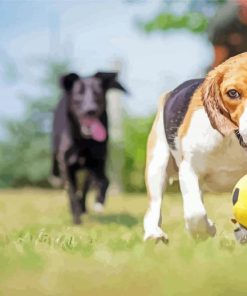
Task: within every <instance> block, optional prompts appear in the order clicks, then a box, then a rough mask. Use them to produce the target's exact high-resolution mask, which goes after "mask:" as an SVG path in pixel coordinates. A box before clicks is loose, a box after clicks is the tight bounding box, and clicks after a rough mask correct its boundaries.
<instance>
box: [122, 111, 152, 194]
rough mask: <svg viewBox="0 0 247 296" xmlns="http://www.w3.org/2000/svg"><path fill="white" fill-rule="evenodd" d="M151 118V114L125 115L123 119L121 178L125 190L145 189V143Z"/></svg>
mask: <svg viewBox="0 0 247 296" xmlns="http://www.w3.org/2000/svg"><path fill="white" fill-rule="evenodd" d="M153 119H154V117H153V116H150V117H147V118H136V117H132V118H131V117H127V116H126V117H125V119H124V151H123V153H124V165H123V177H122V179H123V188H124V189H125V191H129V192H133V191H136V192H138V191H145V182H144V171H145V162H146V143H147V137H148V134H149V132H150V129H151V126H152V123H153Z"/></svg>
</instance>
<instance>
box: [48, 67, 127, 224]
mask: <svg viewBox="0 0 247 296" xmlns="http://www.w3.org/2000/svg"><path fill="white" fill-rule="evenodd" d="M60 85H61V88H62V90H63V96H62V98H61V100H60V101H59V103H58V106H57V108H56V110H55V114H54V122H53V134H52V135H53V168H52V173H53V175H54V176H55V177H59V178H61V179H62V180H63V181H64V182H66V184H67V187H68V195H69V199H70V205H71V211H72V215H73V221H74V223H76V224H80V223H81V218H80V216H81V214H83V213H85V212H86V195H87V192H88V190H89V188H90V185H91V183H92V181H94V183H95V184H96V185H97V188H98V195H97V198H96V206H97V207H96V209H98V210H101V209H103V205H104V202H105V197H106V191H107V188H108V185H109V181H108V178H107V176H106V172H105V164H106V157H107V141H108V122H107V121H108V120H107V112H106V92H107V90H109V89H111V88H117V89H120V90H122V91H124V92H126V90H125V89H124V88H123V87H122V86H121V84H120V83H119V82H118V81H117V73H103V72H98V73H96V74H95V75H94V76H90V77H86V78H82V77H80V76H79V75H77V74H75V73H71V74H68V75H65V76H63V77H61V79H60ZM80 169H86V171H87V174H86V177H85V179H84V184H83V186H82V190H80V188H78V187H79V186H78V182H77V178H76V173H77V171H78V170H80Z"/></svg>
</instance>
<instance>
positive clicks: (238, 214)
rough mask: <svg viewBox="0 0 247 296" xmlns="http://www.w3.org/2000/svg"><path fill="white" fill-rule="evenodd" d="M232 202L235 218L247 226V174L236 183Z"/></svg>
mask: <svg viewBox="0 0 247 296" xmlns="http://www.w3.org/2000/svg"><path fill="white" fill-rule="evenodd" d="M232 203H233V215H234V217H235V219H236V220H237V222H238V223H239V224H241V225H243V226H244V227H246V228H247V175H245V176H243V177H242V178H241V179H240V180H239V181H238V183H237V184H236V185H235V187H234V189H233V192H232Z"/></svg>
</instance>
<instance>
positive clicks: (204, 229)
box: [185, 214, 216, 240]
mask: <svg viewBox="0 0 247 296" xmlns="http://www.w3.org/2000/svg"><path fill="white" fill-rule="evenodd" d="M185 220H186V228H187V230H188V231H189V232H190V234H191V235H192V237H193V238H194V239H199V240H205V239H207V238H208V237H213V236H215V234H216V227H215V224H214V223H213V222H212V221H211V220H210V219H208V218H207V215H206V214H204V215H199V214H197V215H192V216H190V217H188V218H186V219H185Z"/></svg>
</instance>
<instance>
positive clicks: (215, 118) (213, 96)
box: [202, 70, 237, 136]
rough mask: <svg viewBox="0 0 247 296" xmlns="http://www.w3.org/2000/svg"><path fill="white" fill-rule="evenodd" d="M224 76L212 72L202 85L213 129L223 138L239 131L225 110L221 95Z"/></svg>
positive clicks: (203, 97)
mask: <svg viewBox="0 0 247 296" xmlns="http://www.w3.org/2000/svg"><path fill="white" fill-rule="evenodd" d="M221 81H222V74H221V73H220V72H216V71H215V70H213V71H211V72H210V73H209V75H208V76H207V77H206V79H205V81H204V82H203V84H202V100H203V105H204V107H205V110H206V112H207V114H208V117H209V120H210V122H211V125H212V127H213V128H215V129H217V130H218V131H219V132H220V133H221V134H222V135H223V136H226V135H229V134H230V133H231V132H232V131H234V130H236V129H237V126H236V125H235V124H234V123H233V122H232V120H231V117H230V114H229V112H228V111H227V109H226V108H225V106H224V104H223V101H222V97H221V94H220V83H221Z"/></svg>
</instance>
